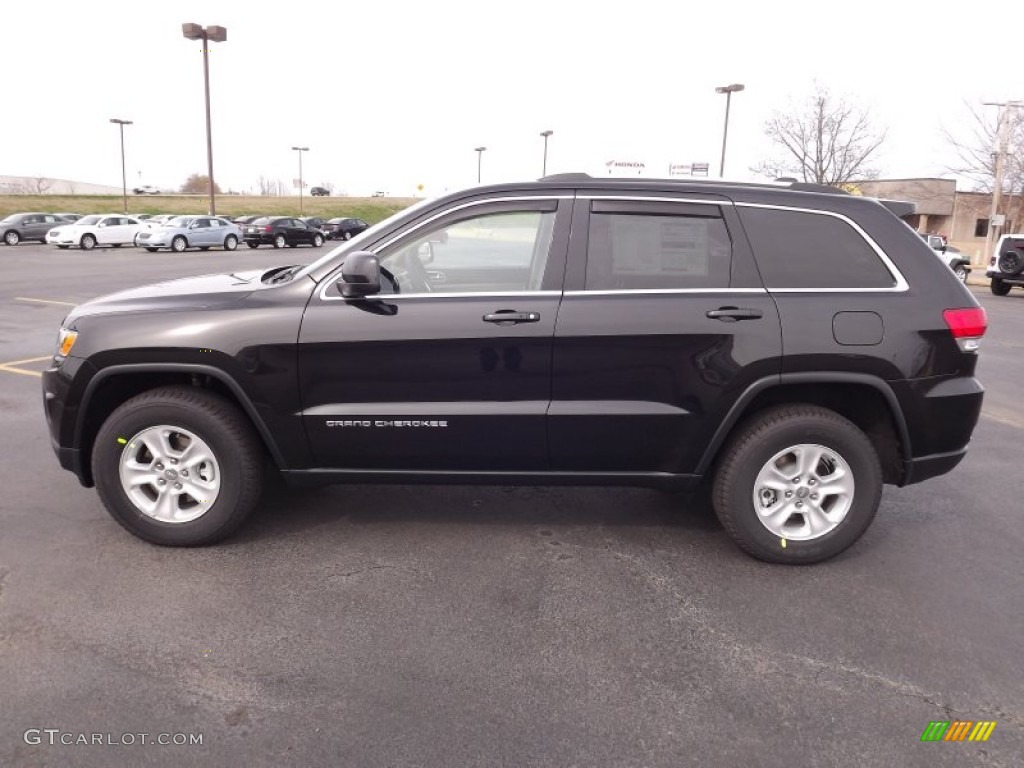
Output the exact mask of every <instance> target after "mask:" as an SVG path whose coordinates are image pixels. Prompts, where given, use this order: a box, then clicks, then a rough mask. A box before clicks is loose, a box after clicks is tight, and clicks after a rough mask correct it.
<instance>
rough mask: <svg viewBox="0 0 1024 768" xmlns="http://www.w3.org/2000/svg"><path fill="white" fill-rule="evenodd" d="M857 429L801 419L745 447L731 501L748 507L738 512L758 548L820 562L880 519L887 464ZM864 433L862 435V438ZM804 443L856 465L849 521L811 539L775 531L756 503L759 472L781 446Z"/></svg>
mask: <svg viewBox="0 0 1024 768" xmlns="http://www.w3.org/2000/svg"><path fill="white" fill-rule="evenodd" d="M850 427H851V429H853V430H854V432H852V433H851V432H850V431H849V430H847V429H842V428H840V429H837V428H836V427H835V426H833V425H831V424H828V423H822V422H821V421H819V420H817V419H806V418H798V419H792V420H790V421H789V422H786V423H785V424H783V425H781V426H779V427H778V428H776V429H774V430H771V433H770V434H769V435H766V436H765V437H766V439H764V440H760V441H758V442H757V443H750V444H748V445H746V446H745V447H744V449H742V451H741V456H740V458H739V460H738V462H737V463H738V464H739V468H738V469H737V470H736V471H735V473H734V474H733V475H732V483H730V487H729V488H727V489H726V491H725V495H726V498H727V503H728V504H729V505H731V506H732V508H733V509H739V510H743V513H742V514H738V515H735V516H734V517H733V522H734V524H735V525H736V526H737V527H738V528H739V529H740V532H741V534H742V535H743V537H744V538H745V539H747V540H748V541H749V542H750V543H751V544H752V545H753V547H754V548H755V549H756V550H757V551H760V552H761V553H763V555H766V556H768V557H770V558H771V559H773V560H776V561H787V562H794V563H799V562H817V561H819V560H824V559H827V558H830V557H833V556H834V555H837V554H839V553H840V552H842V551H843V550H845V549H846V548H848V547H849V546H851V545H852V544H853V543H854V542H856V541H857V540H858V539H859V538H860V537H861V535H863V533H864V531H865V530H867V528H868V526H869V525H870V524H871V521H872V520H873V519H874V516H875V512H876V511H877V509H878V505H879V502H880V500H881V493H882V477H881V468H880V465H879V463H878V457H877V455H876V454H875V452H874V449H873V448H872V446H871V443H870V442H869V441H868V439H867V437H866V436H864V435H863V434H862V433H860V432H859V430H857V428H856V427H854V426H853V425H850ZM858 436H859V438H858ZM799 444H818V445H822V446H825V447H826V448H828V449H830V450H832V451H835V452H836V453H838V454H839V455H840V456H841V457H842V458H843V459H844V460H845V461H846V463H847V464H848V465H849V466H850V471H851V472H852V473H853V478H854V494H853V504H852V505H851V506H850V509H849V511H848V512H847V513H846V517H844V518H843V521H842V522H841V523H840V524H839V525H838V526H837V527H836V528H834V529H833V530H832V531H830V532H829V533H827V534H825V535H824V536H820V537H818V538H816V539H812V540H809V541H794V540H792V539H786V546H785V547H783V546H782V539H781V538H780V537H779V536H776V535H775V534H774V533H772V532H771V531H769V530H768V529H767V528H766V527H765V526H764V524H763V523H762V522H761V521H760V519H759V518H758V515H757V511H756V509H755V508H754V501H753V493H754V483H755V480H756V479H757V475H758V473H760V471H761V469H762V468H763V467H764V466H765V464H767V463H768V461H769V459H771V457H772V456H774V455H775V454H776V453H778V452H779V451H781V450H783V449H785V448H788V447H790V446H794V445H799Z"/></svg>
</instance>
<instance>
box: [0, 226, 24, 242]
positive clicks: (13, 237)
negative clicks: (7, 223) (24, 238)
mask: <svg viewBox="0 0 1024 768" xmlns="http://www.w3.org/2000/svg"><path fill="white" fill-rule="evenodd" d="M4 242H5V243H7V244H8V245H17V244H18V243H20V242H21V235H19V234H18V233H17V232H15V231H14V230H13V229H12V230H11V231H10V232H7V233H5V234H4Z"/></svg>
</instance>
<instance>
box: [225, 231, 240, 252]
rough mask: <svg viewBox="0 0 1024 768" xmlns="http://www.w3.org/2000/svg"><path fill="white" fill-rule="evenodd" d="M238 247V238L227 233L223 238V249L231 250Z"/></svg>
mask: <svg viewBox="0 0 1024 768" xmlns="http://www.w3.org/2000/svg"><path fill="white" fill-rule="evenodd" d="M237 247H238V238H237V237H235V236H234V235H228V236H227V237H225V238H224V250H225V251H233V250H235V248H237Z"/></svg>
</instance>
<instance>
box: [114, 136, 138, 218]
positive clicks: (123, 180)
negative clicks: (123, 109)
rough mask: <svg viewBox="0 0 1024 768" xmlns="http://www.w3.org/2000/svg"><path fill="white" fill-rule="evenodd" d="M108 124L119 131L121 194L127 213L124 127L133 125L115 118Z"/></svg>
mask: <svg viewBox="0 0 1024 768" xmlns="http://www.w3.org/2000/svg"><path fill="white" fill-rule="evenodd" d="M110 122H112V123H116V124H117V126H118V128H120V129H121V192H122V194H123V195H124V212H125V213H128V178H127V177H126V176H125V172H124V127H125V126H126V125H132V124H133V123H132V121H131V120H118V119H117V118H116V117H112V118H110Z"/></svg>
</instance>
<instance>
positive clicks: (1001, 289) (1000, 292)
mask: <svg viewBox="0 0 1024 768" xmlns="http://www.w3.org/2000/svg"><path fill="white" fill-rule="evenodd" d="M989 288H991V289H992V293H994V294H995V295H996V296H1005V295H1006V294H1008V293H1009V292H1010V284H1009V283H1004V282H1003V281H1002V280H1000V279H999V278H998V277H993V278H992V283H991V285H989Z"/></svg>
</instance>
